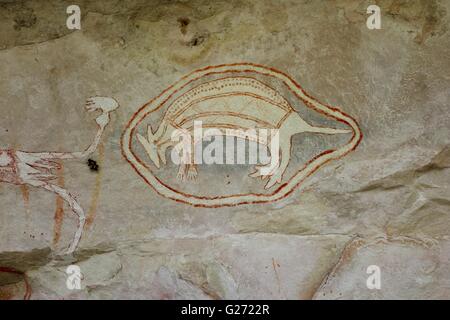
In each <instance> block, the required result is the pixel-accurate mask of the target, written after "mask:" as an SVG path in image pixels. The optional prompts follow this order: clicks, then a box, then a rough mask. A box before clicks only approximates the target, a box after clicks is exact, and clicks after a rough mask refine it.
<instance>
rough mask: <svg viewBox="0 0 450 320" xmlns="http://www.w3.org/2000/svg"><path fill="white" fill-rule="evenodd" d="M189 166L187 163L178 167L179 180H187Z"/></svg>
mask: <svg viewBox="0 0 450 320" xmlns="http://www.w3.org/2000/svg"><path fill="white" fill-rule="evenodd" d="M187 166H188V165H187V164H185V163H180V165H179V166H178V173H177V179H178V180H181V181H184V179H186V171H187Z"/></svg>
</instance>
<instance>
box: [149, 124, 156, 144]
mask: <svg viewBox="0 0 450 320" xmlns="http://www.w3.org/2000/svg"><path fill="white" fill-rule="evenodd" d="M147 136H148V141H150V142H155V141H156V139H155V133H154V132H153V130H152V127H151V126H150V125H147Z"/></svg>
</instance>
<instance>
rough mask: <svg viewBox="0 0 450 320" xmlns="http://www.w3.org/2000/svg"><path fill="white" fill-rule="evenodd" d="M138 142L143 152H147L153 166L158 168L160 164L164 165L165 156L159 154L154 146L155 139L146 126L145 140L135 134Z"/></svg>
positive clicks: (156, 146)
mask: <svg viewBox="0 0 450 320" xmlns="http://www.w3.org/2000/svg"><path fill="white" fill-rule="evenodd" d="M136 136H137V139H138V141H139V142H140V143H141V144H142V147H144V149H145V151H146V152H147V154H148V156H149V158H150V160H152V162H153V163H154V165H155V166H156V167H157V168H159V167H160V166H161V162H162V163H165V156H164V155H163V154H161V150H160V149H159V147H158V145H157V144H156V141H157V138H156V137H155V134H154V133H153V131H152V128H151V127H150V125H149V126H147V138H145V137H143V136H142V135H140V134H139V133H138V134H136Z"/></svg>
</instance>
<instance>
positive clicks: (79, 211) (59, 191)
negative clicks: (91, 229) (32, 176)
mask: <svg viewBox="0 0 450 320" xmlns="http://www.w3.org/2000/svg"><path fill="white" fill-rule="evenodd" d="M29 184H30V185H31V186H34V187H41V188H44V189H45V190H47V191H50V192H53V193H54V194H56V195H58V196H60V197H61V198H62V199H64V201H66V202H67V204H68V205H69V207H70V209H71V210H72V212H73V213H74V214H75V215H76V216H77V218H78V227H77V231H76V232H75V235H74V237H73V240H72V242H71V244H70V246H69V248H68V249H67V250H66V252H65V253H66V254H71V253H73V252H74V251H75V249H76V248H77V246H78V243H79V242H80V239H81V235H82V234H83V228H84V224H85V221H86V217H85V214H84V211H83V208H82V207H81V206H80V205H79V204H78V202H77V200H76V199H75V198H74V197H73V196H72V195H71V194H70V193H69V192H68V191H67V190H65V189H63V188H61V187H59V186H57V185H54V184H49V183H45V182H38V181H36V182H34V181H33V182H30V183H29Z"/></svg>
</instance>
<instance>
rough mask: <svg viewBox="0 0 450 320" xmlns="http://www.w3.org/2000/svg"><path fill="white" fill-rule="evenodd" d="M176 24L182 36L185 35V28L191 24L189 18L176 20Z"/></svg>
mask: <svg viewBox="0 0 450 320" xmlns="http://www.w3.org/2000/svg"><path fill="white" fill-rule="evenodd" d="M177 21H178V23H179V24H180V31H181V33H182V34H186V31H187V26H188V25H189V23H190V22H191V21H190V20H189V18H178V20H177Z"/></svg>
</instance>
